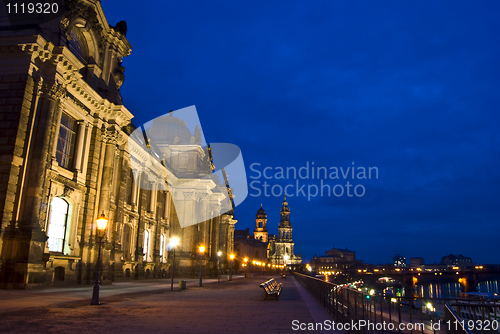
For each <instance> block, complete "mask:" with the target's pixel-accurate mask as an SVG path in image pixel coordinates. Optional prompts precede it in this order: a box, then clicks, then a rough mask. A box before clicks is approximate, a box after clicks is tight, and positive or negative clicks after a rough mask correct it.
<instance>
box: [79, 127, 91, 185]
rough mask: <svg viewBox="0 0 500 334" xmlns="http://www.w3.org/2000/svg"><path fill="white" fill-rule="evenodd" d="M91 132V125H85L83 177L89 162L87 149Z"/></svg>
mask: <svg viewBox="0 0 500 334" xmlns="http://www.w3.org/2000/svg"><path fill="white" fill-rule="evenodd" d="M91 133H92V126H91V125H90V124H86V125H85V146H84V151H83V152H84V154H83V162H82V173H81V174H82V175H83V176H84V177H85V175H86V174H87V164H88V162H89V149H90V137H91Z"/></svg>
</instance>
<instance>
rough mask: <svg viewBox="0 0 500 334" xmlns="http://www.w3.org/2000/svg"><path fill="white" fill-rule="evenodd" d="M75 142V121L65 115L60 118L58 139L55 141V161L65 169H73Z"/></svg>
mask: <svg viewBox="0 0 500 334" xmlns="http://www.w3.org/2000/svg"><path fill="white" fill-rule="evenodd" d="M75 141H76V121H75V120H74V119H73V118H71V117H70V116H68V115H67V114H65V113H62V116H61V126H60V127H59V138H58V139H57V151H56V160H57V162H58V163H59V166H61V167H64V168H66V169H70V168H72V167H73V155H74V151H75Z"/></svg>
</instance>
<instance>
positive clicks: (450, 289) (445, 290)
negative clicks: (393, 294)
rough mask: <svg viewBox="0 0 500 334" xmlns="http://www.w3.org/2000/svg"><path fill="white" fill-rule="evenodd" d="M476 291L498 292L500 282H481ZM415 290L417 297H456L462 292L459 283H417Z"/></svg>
mask: <svg viewBox="0 0 500 334" xmlns="http://www.w3.org/2000/svg"><path fill="white" fill-rule="evenodd" d="M477 291H478V292H483V293H499V291H500V284H499V282H498V281H497V280H490V281H485V282H481V283H479V284H478V285H477ZM415 292H416V293H417V295H418V296H419V297H425V298H456V297H460V293H461V292H462V290H461V287H460V283H428V284H417V285H416V286H415Z"/></svg>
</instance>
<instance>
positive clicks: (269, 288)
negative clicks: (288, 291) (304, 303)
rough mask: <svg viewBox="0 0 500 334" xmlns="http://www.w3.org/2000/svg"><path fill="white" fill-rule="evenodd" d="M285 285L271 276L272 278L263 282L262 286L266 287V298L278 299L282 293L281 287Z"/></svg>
mask: <svg viewBox="0 0 500 334" xmlns="http://www.w3.org/2000/svg"><path fill="white" fill-rule="evenodd" d="M282 286H283V283H278V282H276V280H275V279H274V278H271V279H270V280H268V281H266V282H264V283H261V284H260V287H261V288H263V289H264V293H265V296H264V300H266V298H268V297H273V296H274V298H276V300H278V297H279V295H280V293H281V287H282Z"/></svg>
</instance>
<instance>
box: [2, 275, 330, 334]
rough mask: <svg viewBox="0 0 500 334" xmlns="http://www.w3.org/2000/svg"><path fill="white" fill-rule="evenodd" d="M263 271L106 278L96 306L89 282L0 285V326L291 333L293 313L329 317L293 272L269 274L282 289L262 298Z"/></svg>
mask: <svg viewBox="0 0 500 334" xmlns="http://www.w3.org/2000/svg"><path fill="white" fill-rule="evenodd" d="M266 278H267V277H266V276H260V277H254V278H242V277H234V280H233V281H232V282H228V281H227V280H221V283H220V284H219V283H217V280H204V281H203V284H204V286H203V287H198V280H194V279H191V280H187V281H188V282H187V290H183V291H180V290H178V285H177V286H174V291H170V280H169V279H168V280H167V279H165V280H149V281H132V282H120V283H113V285H111V286H103V287H101V294H100V296H101V305H100V306H91V305H89V304H90V299H91V296H92V286H85V287H77V288H48V289H44V290H36V291H33V290H32V291H12V290H9V291H5V290H4V291H0V333H72V334H73V333H91V332H92V333H298V332H301V331H299V330H295V331H294V330H293V329H292V321H293V320H298V321H300V322H302V323H313V322H323V321H324V320H326V319H328V320H332V318H331V317H330V316H329V315H328V313H327V312H326V311H325V310H324V309H323V308H322V307H321V306H320V305H319V304H318V303H317V302H316V301H315V300H314V299H313V298H312V297H311V296H310V295H309V294H308V292H307V291H305V290H304V289H303V288H302V286H300V284H299V283H298V282H297V281H296V280H295V279H294V278H293V277H288V279H282V278H278V276H275V278H276V280H277V281H278V282H283V291H282V295H281V297H280V299H279V300H278V301H275V300H274V299H267V300H266V301H263V296H264V292H263V290H262V288H260V287H259V284H260V283H261V282H263V281H265V280H266ZM175 283H177V279H176V280H175ZM307 332H308V333H318V332H316V331H307ZM328 332H329V333H332V332H333V333H335V332H334V331H328ZM319 333H322V332H321V331H319Z"/></svg>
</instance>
